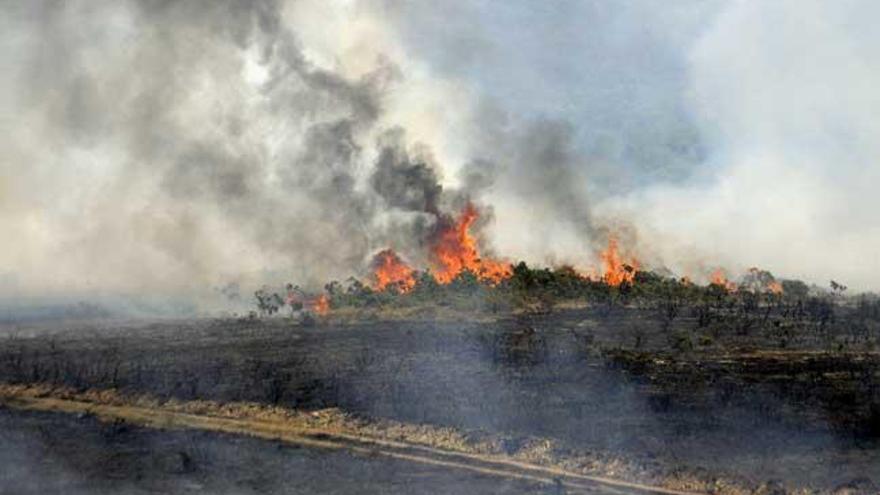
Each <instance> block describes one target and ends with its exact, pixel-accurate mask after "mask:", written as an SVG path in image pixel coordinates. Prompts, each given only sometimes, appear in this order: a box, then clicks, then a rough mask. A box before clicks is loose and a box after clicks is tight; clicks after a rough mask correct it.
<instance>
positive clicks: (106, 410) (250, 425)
mask: <svg viewBox="0 0 880 495" xmlns="http://www.w3.org/2000/svg"><path fill="white" fill-rule="evenodd" d="M0 404H2V405H5V406H7V407H11V408H15V409H23V410H33V411H50V412H63V413H71V414H83V413H85V414H93V415H95V416H96V417H97V418H98V419H100V420H102V421H115V420H123V421H126V422H130V423H132V424H136V425H139V426H146V427H152V428H160V429H172V428H191V429H199V430H205V431H215V432H223V433H231V434H240V435H248V436H253V437H257V438H263V439H268V440H280V441H283V442H286V443H291V444H297V445H301V446H305V447H312V448H322V449H332V450H340V449H344V450H348V451H350V452H354V453H358V454H363V455H381V456H385V457H391V458H395V459H401V460H406V461H411V462H418V463H422V464H429V465H434V466H442V467H447V468H451V469H464V470H468V471H472V472H477V473H481V474H487V475H493V476H501V477H507V478H516V479H522V480H527V481H532V482H537V483H543V484H548V485H557V484H561V485H562V486H564V487H566V488H568V489H573V490H583V491H588V492H595V491H599V490H601V491H602V492H603V493H609V492H614V493H646V494H663V495H693V492H685V491H680V490H672V489H667V488H662V487H656V486H649V485H643V484H639V483H633V482H627V481H622V480H615V479H611V478H605V477H601V476H589V475H583V474H578V473H574V472H570V471H566V470H563V469H559V468H554V467H547V466H539V465H535V464H529V463H525V462H519V461H515V460H510V459H503V458H497V457H493V456H485V455H477V454H468V453H463V452H452V451H445V450H442V449H437V448H433V447H429V446H424V445H417V444H410V443H405V442H398V441H390V440H382V439H376V438H370V437H364V436H357V435H350V434H344V433H338V432H331V431H326V430H322V429H319V428H303V427H300V426H296V425H292V424H286V423H285V422H283V421H277V420H276V421H267V420H261V419H253V418H249V419H237V418H228V417H219V416H211V415H199V414H191V413H185V412H180V411H178V410H173V409H171V408H166V407H163V406H162V405H156V406H154V407H141V406H132V405H113V404H102V403H99V402H86V401H82V400H75V399H70V398H56V397H49V396H35V395H34V394H33V391H32V390H30V389H26V388H21V387H2V388H0Z"/></svg>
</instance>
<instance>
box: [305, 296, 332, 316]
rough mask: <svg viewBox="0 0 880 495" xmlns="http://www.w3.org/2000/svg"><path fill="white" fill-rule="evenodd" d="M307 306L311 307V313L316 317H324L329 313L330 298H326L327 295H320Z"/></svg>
mask: <svg viewBox="0 0 880 495" xmlns="http://www.w3.org/2000/svg"><path fill="white" fill-rule="evenodd" d="M309 306H311V308H312V311H314V312H315V314H316V315H319V316H324V315H326V314H327V313H329V312H330V298H329V297H327V294H321V295H320V296H318V297H317V298H315V299H313V300H311V301H310V302H309Z"/></svg>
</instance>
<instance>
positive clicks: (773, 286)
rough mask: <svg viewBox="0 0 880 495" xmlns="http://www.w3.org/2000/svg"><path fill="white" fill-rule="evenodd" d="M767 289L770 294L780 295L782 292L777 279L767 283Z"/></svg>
mask: <svg viewBox="0 0 880 495" xmlns="http://www.w3.org/2000/svg"><path fill="white" fill-rule="evenodd" d="M767 290H768V291H769V292H770V293H771V294H776V295H780V294H782V284H781V283H779V282H778V281H776V280H774V281H772V282H770V283H769V284H767Z"/></svg>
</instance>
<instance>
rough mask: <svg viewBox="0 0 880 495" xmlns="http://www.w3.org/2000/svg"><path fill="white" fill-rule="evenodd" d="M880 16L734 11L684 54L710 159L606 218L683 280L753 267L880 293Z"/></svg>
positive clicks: (854, 8)
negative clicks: (635, 232)
mask: <svg viewBox="0 0 880 495" xmlns="http://www.w3.org/2000/svg"><path fill="white" fill-rule="evenodd" d="M878 18H880V7H878V6H877V5H876V4H874V3H872V2H858V1H847V2H804V1H788V2H772V3H758V2H734V3H732V4H730V5H728V6H727V8H726V9H725V10H724V11H723V12H721V14H720V15H718V16H717V17H716V18H715V19H714V20H713V21H712V23H711V24H710V25H709V26H708V27H707V29H706V31H705V33H704V34H703V35H702V37H701V38H700V39H699V40H698V42H697V43H696V44H695V45H694V46H693V47H692V48H691V49H690V50H689V54H690V69H689V70H690V77H691V81H692V84H691V88H690V91H689V93H690V99H691V103H692V107H693V109H694V111H695V112H696V114H697V115H698V118H699V123H700V127H701V129H702V131H703V135H704V138H705V139H706V141H707V142H708V143H709V149H710V150H711V151H710V153H709V156H708V159H707V160H706V163H705V164H704V165H703V166H702V167H701V168H700V169H699V170H698V172H697V173H695V174H694V175H693V177H692V178H691V179H690V180H688V181H687V182H685V183H683V184H660V185H655V186H651V187H648V188H645V189H644V190H641V191H638V192H636V193H634V194H631V195H630V196H628V197H626V198H624V199H619V198H618V199H615V200H614V201H612V202H610V203H611V204H608V205H606V208H607V210H606V211H613V212H615V214H616V215H620V216H624V217H626V218H628V219H630V220H631V221H633V222H635V224H636V225H637V226H638V227H639V230H640V231H641V237H642V238H643V239H646V240H647V241H648V242H650V247H651V249H653V250H655V252H657V253H659V254H660V255H661V257H662V258H663V259H664V260H666V262H667V263H669V264H670V265H672V266H673V267H674V268H677V269H678V270H679V271H682V272H688V271H690V272H691V273H693V272H694V271H699V270H700V268H699V266H700V265H704V266H705V265H706V264H712V263H714V264H720V265H722V266H725V265H726V266H731V267H735V268H737V269H744V268H746V267H748V266H752V265H758V266H760V267H763V268H767V269H769V270H771V271H772V272H774V273H776V274H777V275H783V276H787V277H802V278H805V279H808V280H810V281H813V282H816V283H819V284H822V285H827V283H828V280H830V279H835V280H841V281H844V282H845V283H847V284H849V285H850V286H851V287H854V288H859V289H876V288H877V287H878V283H880V254H878V250H877V246H880V213H878V212H880V195H878V194H877V186H878V184H880V164H878V159H880V140H878V136H880V121H878V119H877V115H878V112H880V98H878V96H877V90H876V88H877V87H878V84H880V60H878V59H877V57H875V56H874V55H873V51H874V50H873V47H876V46H880V33H878V31H877V30H876V29H875V28H874V27H873V25H874V23H875V21H876V20H877V19H878Z"/></svg>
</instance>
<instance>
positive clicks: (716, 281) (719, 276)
mask: <svg viewBox="0 0 880 495" xmlns="http://www.w3.org/2000/svg"><path fill="white" fill-rule="evenodd" d="M709 281H710V283H711V284H712V285H718V286H721V287H724V288H725V289H727V291H729V292H734V291H736V289H737V287H736V284H735V283H733V282H731V281H730V280H727V274H726V273H724V270H722V269H721V268H718V269H717V270H715V271H714V272H712V275H710V276H709Z"/></svg>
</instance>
